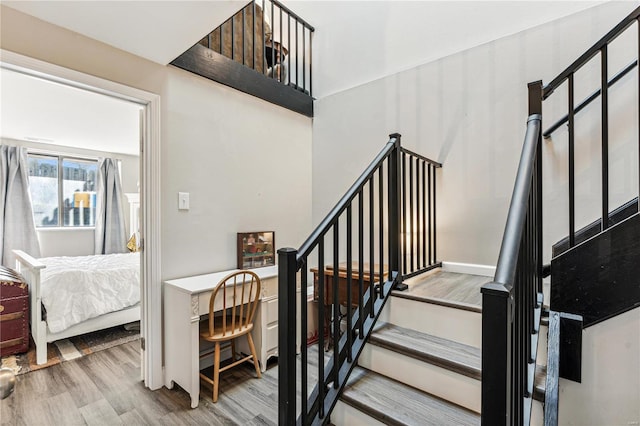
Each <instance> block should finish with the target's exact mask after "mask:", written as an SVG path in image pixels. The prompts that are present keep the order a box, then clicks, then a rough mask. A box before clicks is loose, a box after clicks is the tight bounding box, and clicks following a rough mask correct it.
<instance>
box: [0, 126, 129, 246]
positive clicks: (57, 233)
mask: <svg viewBox="0 0 640 426" xmlns="http://www.w3.org/2000/svg"><path fill="white" fill-rule="evenodd" d="M0 142H1V143H2V144H7V145H13V146H24V147H27V148H34V149H39V150H44V151H48V152H52V153H60V154H76V155H81V156H87V157H111V158H116V159H118V160H120V161H121V162H122V191H123V192H124V193H127V192H138V181H139V176H140V158H139V157H138V156H133V155H125V154H118V153H112V152H105V151H95V150H88V149H80V148H70V147H66V146H60V145H51V144H43V143H37V142H30V141H24V140H17V139H5V138H3V139H0ZM132 143H134V144H137V143H138V142H137V141H132ZM122 206H123V209H124V212H123V213H124V216H125V222H126V225H127V232H129V203H128V201H127V198H126V197H125V196H123V197H122ZM38 240H39V241H40V252H41V256H42V257H50V256H84V255H88V254H93V253H94V230H93V228H91V229H72V228H53V229H44V228H39V229H38Z"/></svg>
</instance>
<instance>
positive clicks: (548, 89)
mask: <svg viewBox="0 0 640 426" xmlns="http://www.w3.org/2000/svg"><path fill="white" fill-rule="evenodd" d="M638 18H640V7H638V8H636V9H635V10H634V11H633V12H631V13H630V14H629V15H628V16H627V17H626V18H624V19H623V20H622V21H621V22H620V23H619V24H618V25H616V26H615V27H614V28H613V29H612V30H611V31H609V32H608V33H607V34H605V35H604V36H603V37H602V38H601V39H600V40H598V41H597V42H596V43H595V44H594V45H593V46H591V48H590V49H589V50H587V51H586V52H584V53H583V54H582V55H581V56H580V57H579V58H578V59H576V60H575V61H574V62H573V63H572V64H571V65H569V66H568V67H567V68H566V69H565V70H564V71H562V72H561V73H560V74H559V75H558V76H557V77H556V78H554V79H553V80H551V83H549V84H547V85H546V86H544V90H543V94H542V99H543V100H545V99H547V98H548V97H549V96H550V95H551V94H552V93H553V91H554V90H556V89H557V88H558V87H560V85H561V84H562V83H563V82H564V81H565V80H566V79H567V78H568V77H569V75H571V74H574V73H575V72H576V71H578V70H579V69H580V68H582V67H583V66H584V65H585V64H586V63H587V62H589V60H590V59H591V58H593V57H594V56H596V55H597V54H598V53H599V52H600V51H601V50H602V49H603V48H604V47H605V46H607V45H608V44H609V43H611V42H612V41H613V40H615V39H616V38H617V37H618V36H619V35H620V34H622V33H623V32H624V30H626V29H627V28H628V27H629V26H631V25H632V24H633V23H634V22H636V21H637V20H638Z"/></svg>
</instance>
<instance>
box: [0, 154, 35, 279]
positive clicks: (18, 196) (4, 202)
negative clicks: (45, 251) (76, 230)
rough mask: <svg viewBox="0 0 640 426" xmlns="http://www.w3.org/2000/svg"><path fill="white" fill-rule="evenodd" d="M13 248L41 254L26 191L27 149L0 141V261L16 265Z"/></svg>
mask: <svg viewBox="0 0 640 426" xmlns="http://www.w3.org/2000/svg"><path fill="white" fill-rule="evenodd" d="M12 250H23V251H25V252H27V253H29V254H30V255H31V256H33V257H36V258H38V257H40V243H39V242H38V235H37V234H36V224H35V222H34V220H33V205H32V203H31V194H30V193H29V165H28V163H27V149H26V148H19V147H16V146H7V145H0V261H2V265H4V266H7V267H9V268H14V267H15V256H14V255H13V251H12Z"/></svg>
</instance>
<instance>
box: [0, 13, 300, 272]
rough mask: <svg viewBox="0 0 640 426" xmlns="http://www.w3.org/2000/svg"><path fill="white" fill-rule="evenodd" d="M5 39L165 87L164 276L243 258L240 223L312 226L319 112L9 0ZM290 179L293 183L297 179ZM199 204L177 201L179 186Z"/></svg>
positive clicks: (60, 61)
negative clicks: (229, 84) (102, 38)
mask: <svg viewBox="0 0 640 426" xmlns="http://www.w3.org/2000/svg"><path fill="white" fill-rule="evenodd" d="M1 11H2V16H1V19H2V22H1V24H2V30H1V31H2V32H1V35H2V37H1V45H0V46H1V47H2V48H3V49H7V50H10V51H14V52H17V53H21V54H23V55H26V56H31V57H34V58H36V59H40V60H43V61H46V62H51V63H54V64H57V65H61V66H65V67H68V68H72V69H75V70H78V71H81V72H85V73H88V74H92V75H96V76H98V77H101V78H105V79H108V80H112V81H115V82H118V83H122V84H126V85H129V86H133V87H136V88H140V89H142V90H147V91H149V92H153V93H157V94H159V95H160V96H161V126H162V127H161V146H159V147H157V149H159V150H160V152H161V157H162V167H161V168H162V170H161V179H162V183H161V187H162V194H161V197H162V211H161V215H162V247H161V250H162V261H161V265H162V273H161V278H162V279H169V278H175V277H180V276H187V275H193V274H199V273H204V272H210V271H216V270H223V269H228V268H233V267H235V266H236V241H235V234H236V232H242V231H256V230H273V231H275V233H276V244H277V246H278V247H283V246H297V245H299V244H300V243H301V242H302V240H303V239H304V238H305V236H306V234H308V233H309V232H310V228H311V209H310V205H311V170H310V169H311V120H310V119H308V118H304V117H300V116H299V115H298V114H295V113H292V112H290V111H288V110H285V109H283V108H280V107H276V106H274V105H272V104H269V103H266V102H264V101H261V100H258V99H256V98H253V97H251V96H248V95H245V94H243V93H240V92H238V91H235V90H231V89H228V88H226V87H225V86H222V85H219V84H217V83H214V82H211V81H208V80H205V79H202V78H200V77H197V76H194V75H191V74H190V73H188V72H186V71H182V70H179V69H176V68H173V67H171V66H161V65H158V64H155V63H152V62H150V61H147V60H144V59H142V58H139V57H136V56H134V55H131V54H128V53H125V52H122V51H120V50H117V49H114V48H112V47H110V46H107V45H105V44H102V43H98V42H96V41H93V40H90V39H88V38H85V37H83V36H80V35H78V34H76V33H72V32H70V31H67V30H63V29H61V28H58V27H55V26H53V25H50V24H47V23H45V22H42V21H39V20H37V19H35V18H33V17H30V16H28V15H24V14H21V13H19V12H17V11H15V10H13V9H9V8H6V7H2V10H1ZM290 181H291V182H290ZM178 191H185V192H189V193H190V195H191V209H190V210H189V211H187V212H183V211H178V209H177V207H178V206H177V197H178V195H177V192H178Z"/></svg>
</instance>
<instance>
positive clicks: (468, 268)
mask: <svg viewBox="0 0 640 426" xmlns="http://www.w3.org/2000/svg"><path fill="white" fill-rule="evenodd" d="M442 270H443V271H445V272H456V273H458V274H471V275H481V276H483V277H491V278H493V276H494V275H495V274H496V267H495V266H490V265H477V264H474V263H457V262H442Z"/></svg>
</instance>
